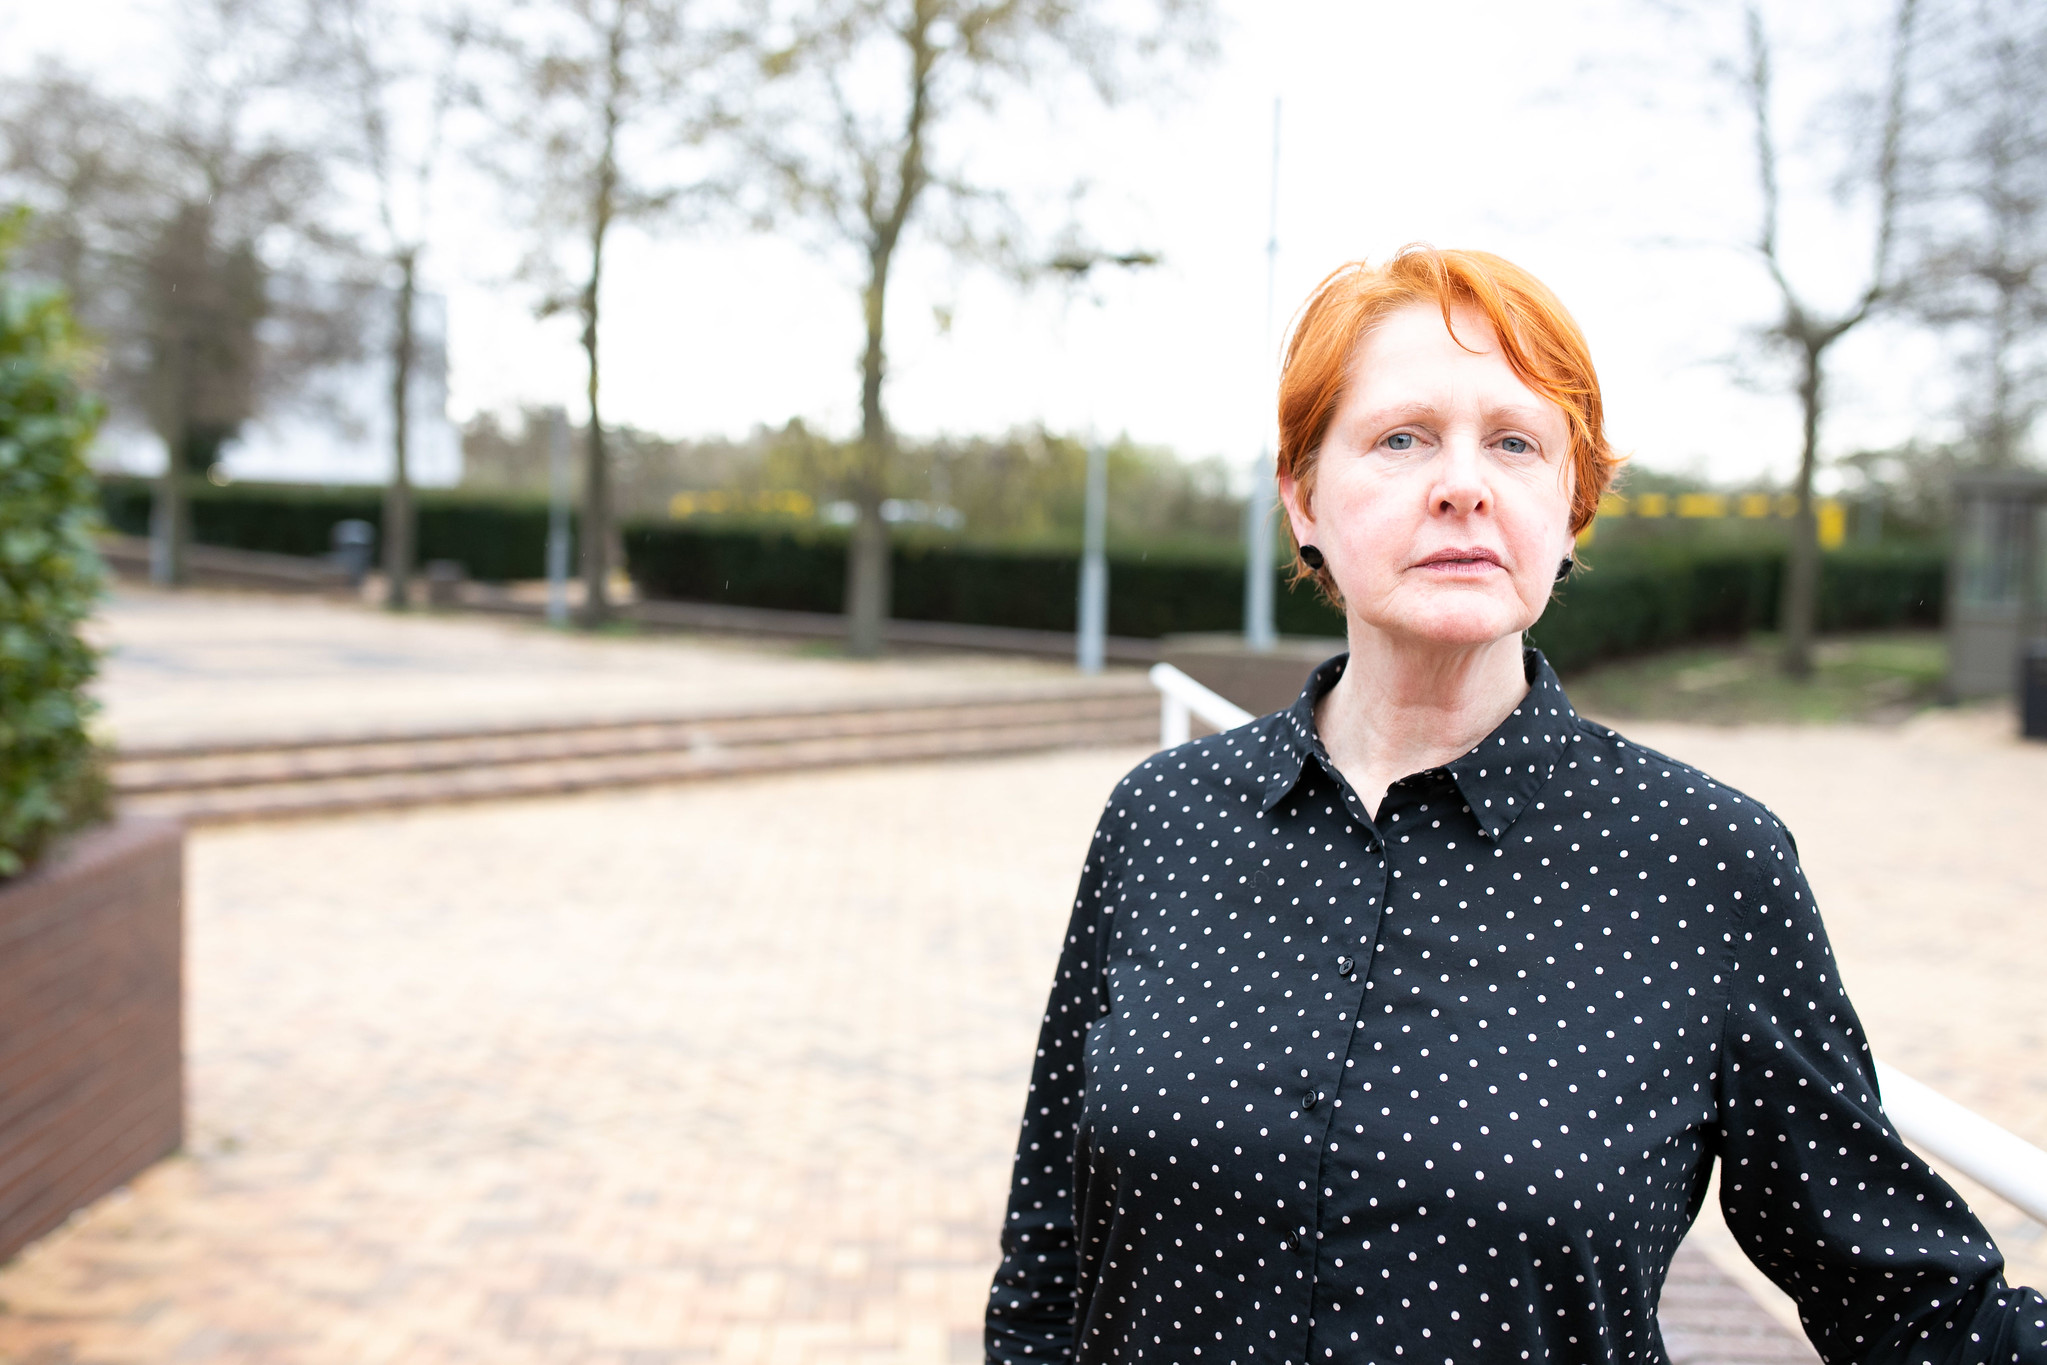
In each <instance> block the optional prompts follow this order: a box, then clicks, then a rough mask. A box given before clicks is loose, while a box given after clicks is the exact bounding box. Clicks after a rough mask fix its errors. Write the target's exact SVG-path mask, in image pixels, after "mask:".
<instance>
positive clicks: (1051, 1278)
mask: <svg viewBox="0 0 2047 1365" xmlns="http://www.w3.org/2000/svg"><path fill="white" fill-rule="evenodd" d="M1115 809H1116V807H1115V802H1114V801H1113V800H1112V801H1111V803H1110V806H1109V809H1108V810H1107V811H1104V812H1103V815H1102V818H1101V821H1100V822H1099V823H1098V824H1097V825H1096V827H1095V836H1094V843H1093V844H1092V845H1091V846H1090V848H1089V851H1088V858H1087V864H1086V866H1085V867H1084V868H1083V869H1082V872H1081V878H1080V890H1079V892H1078V893H1077V894H1076V895H1075V896H1074V900H1073V917H1072V920H1071V922H1070V923H1069V925H1068V927H1067V931H1066V945H1065V948H1064V950H1063V951H1062V952H1061V954H1060V957H1059V969H1058V972H1057V974H1056V975H1055V976H1054V978H1053V982H1052V995H1051V999H1050V1000H1049V1001H1048V1002H1047V1003H1046V1006H1045V1018H1044V1023H1043V1025H1042V1027H1041V1028H1040V1030H1039V1033H1038V1056H1037V1062H1036V1064H1035V1065H1034V1066H1033V1068H1032V1071H1031V1088H1030V1095H1029V1098H1028V1099H1027V1100H1026V1101H1025V1107H1024V1117H1023V1133H1022V1135H1021V1136H1020V1137H1019V1138H1018V1140H1017V1147H1016V1163H1015V1166H1014V1168H1013V1173H1012V1176H1011V1183H1010V1193H1009V1212H1008V1215H1007V1217H1006V1218H1005V1219H1004V1220H1003V1226H1002V1264H1001V1266H1000V1268H999V1269H998V1270H997V1271H996V1273H995V1283H994V1286H993V1288H992V1289H991V1290H990V1292H989V1297H988V1318H987V1331H986V1340H987V1352H988V1360H989V1361H990V1362H996V1363H997V1365H1012V1362H1019V1361H1044V1360H1069V1359H1071V1358H1072V1355H1073V1335H1074V1312H1075V1307H1076V1288H1077V1271H1078V1256H1077V1249H1076V1245H1075V1235H1074V1218H1075V1214H1074V1156H1075V1152H1074V1147H1075V1138H1076V1134H1077V1125H1078V1124H1079V1122H1080V1119H1081V1113H1082V1110H1083V1108H1084V1107H1085V1098H1086V1076H1085V1073H1084V1054H1085V1047H1086V1040H1087V1031H1088V1027H1089V1025H1091V1024H1093V1023H1094V1022H1095V1020H1096V1019H1098V1018H1100V1017H1101V1015H1102V1013H1103V1012H1104V1010H1105V1009H1106V1008H1107V1006H1106V1004H1105V996H1104V992H1103V989H1102V965H1103V960H1104V956H1105V954H1106V951H1107V946H1108V944H1107V939H1108V935H1109V922H1110V918H1111V915H1110V910H1111V907H1112V905H1113V901H1114V896H1115V886H1116V883H1117V880H1118V878H1117V876H1116V873H1115V867H1116V863H1117V858H1118V849H1117V845H1118V842H1119V837H1118V833H1117V830H1116V828H1115V825H1116V819H1115Z"/></svg>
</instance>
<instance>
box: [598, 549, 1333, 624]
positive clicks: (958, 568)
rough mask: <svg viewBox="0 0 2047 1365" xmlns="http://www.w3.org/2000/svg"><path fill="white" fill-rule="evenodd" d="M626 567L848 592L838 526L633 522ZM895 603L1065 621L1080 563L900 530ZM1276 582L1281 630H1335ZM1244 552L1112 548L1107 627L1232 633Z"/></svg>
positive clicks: (683, 584) (801, 593)
mask: <svg viewBox="0 0 2047 1365" xmlns="http://www.w3.org/2000/svg"><path fill="white" fill-rule="evenodd" d="M625 552H626V567H627V570H628V571H629V572H630V573H631V574H632V577H633V581H634V582H635V583H637V584H638V585H639V587H640V590H641V591H642V592H644V593H646V594H647V595H648V596H649V597H665V598H675V599H680V600H684V601H696V602H726V603H730V604H732V605H735V606H748V607H773V608H778V609H781V610H787V611H819V612H836V611H841V610H843V609H844V606H845V595H846V536H845V533H844V532H842V531H830V530H823V529H814V528H809V527H791V526H774V525H760V526H748V525H740V524H725V525H719V524H717V523H692V522H639V523H633V524H628V525H627V526H626V528H625ZM892 554H893V566H894V598H895V600H894V603H893V608H892V612H891V614H892V615H894V616H895V617H897V618H898V619H900V620H905V621H958V622H966V623H970V624H975V625H999V626H1021V627H1025V628H1028V629H1033V630H1072V629H1074V625H1075V618H1076V616H1077V613H1078V605H1077V604H1078V600H1079V594H1080V564H1079V561H1078V559H1077V558H1076V557H1075V556H1074V555H1073V553H1072V552H1070V551H1065V552H1056V551H1050V550H1037V549H1009V548H1001V547H994V546H975V545H948V544H943V543H937V542H933V541H928V540H922V539H918V538H915V537H909V536H903V537H898V538H897V540H896V543H895V545H894V547H893V552H892ZM1275 582H1276V583H1277V584H1278V586H1277V588H1276V590H1275V593H1274V601H1275V608H1276V615H1277V617H1278V621H1279V628H1280V629H1281V630H1283V631H1285V632H1287V633H1289V634H1299V635H1341V634H1342V633H1343V620H1342V618H1341V617H1339V616H1338V615H1337V614H1336V613H1335V612H1333V611H1331V610H1330V609H1329V608H1328V607H1327V606H1325V605H1323V604H1322V603H1321V602H1320V601H1318V600H1317V599H1316V598H1315V596H1314V594H1313V593H1312V592H1311V591H1309V590H1306V589H1303V590H1300V591H1289V590H1288V589H1287V587H1286V586H1285V584H1284V582H1283V581H1281V580H1280V579H1279V578H1278V576H1277V575H1275ZM1243 600H1244V562H1243V560H1242V559H1230V558H1228V557H1210V558H1205V559H1191V558H1187V559H1180V558H1175V559H1167V558H1163V557H1158V556H1152V555H1148V554H1141V555H1130V554H1127V553H1125V554H1117V555H1112V556H1111V558H1110V561H1109V633H1110V634H1112V635H1128V636H1135V637H1138V638H1156V637H1158V636H1161V635H1171V634H1177V633H1181V632H1185V631H1203V630H1235V629H1237V628H1238V627H1239V625H1240V624H1241V622H1242V620H1243Z"/></svg>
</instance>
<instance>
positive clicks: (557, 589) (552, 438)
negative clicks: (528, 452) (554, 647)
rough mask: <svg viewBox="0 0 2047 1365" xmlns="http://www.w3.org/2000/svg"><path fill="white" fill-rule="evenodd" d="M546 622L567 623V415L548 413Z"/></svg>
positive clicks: (568, 479) (556, 411)
mask: <svg viewBox="0 0 2047 1365" xmlns="http://www.w3.org/2000/svg"><path fill="white" fill-rule="evenodd" d="M547 472H548V506H547V623H548V624H549V625H551V626H565V625H567V624H568V623H569V482H570V479H571V471H570V469H569V415H568V413H567V412H565V411H563V410H562V409H561V408H558V407H557V408H550V409H548V414H547Z"/></svg>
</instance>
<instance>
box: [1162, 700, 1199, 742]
mask: <svg viewBox="0 0 2047 1365" xmlns="http://www.w3.org/2000/svg"><path fill="white" fill-rule="evenodd" d="M1193 728H1194V725H1193V719H1192V717H1191V715H1190V714H1189V712H1188V710H1187V703H1186V702H1184V701H1181V700H1180V699H1179V698H1178V697H1176V696H1174V695H1173V694H1172V693H1170V692H1161V693H1159V747H1160V748H1161V749H1170V748H1172V747H1173V746H1174V745H1176V744H1185V743H1186V742H1187V740H1188V738H1189V737H1190V735H1191V733H1192V731H1193Z"/></svg>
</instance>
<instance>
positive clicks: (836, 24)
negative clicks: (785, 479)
mask: <svg viewBox="0 0 2047 1365" xmlns="http://www.w3.org/2000/svg"><path fill="white" fill-rule="evenodd" d="M1115 8H1116V7H1112V6H1110V5H1108V4H1105V3H1096V4H1089V3H1085V2H1084V0H1083V2H1076V0H824V2H823V3H816V4H810V5H806V6H804V7H803V9H802V12H801V13H800V14H799V15H797V16H796V17H794V18H793V19H792V21H791V22H790V25H789V31H790V35H791V36H790V41H789V43H788V46H787V47H786V49H784V50H783V52H782V53H781V55H780V56H779V57H778V58H776V59H775V61H774V69H775V70H777V71H778V72H783V73H787V74H790V75H793V76H794V77H795V79H794V80H792V81H791V82H789V91H790V98H789V99H788V100H787V101H786V102H785V104H784V108H783V111H782V112H783V117H781V118H780V119H778V120H776V121H773V122H772V123H770V124H768V125H767V127H766V129H765V131H764V133H763V135H762V136H761V137H760V138H758V139H757V147H758V150H759V152H760V155H761V157H762V159H763V160H764V162H765V163H766V164H767V165H769V166H770V167H772V169H773V172H774V175H775V178H776V185H777V189H778V191H779V197H780V200H781V202H782V204H783V205H784V206H786V208H788V209H789V210H793V211H794V212H795V213H796V214H798V215H800V216H801V217H803V218H804V219H806V220H807V221H809V222H810V223H812V224H814V225H815V226H816V227H818V228H819V229H821V231H822V235H823V238H824V244H825V247H826V249H827V250H828V251H829V252H831V253H832V254H834V255H837V254H840V253H845V252H850V253H851V254H852V255H853V256H854V257H855V259H856V260H857V261H858V263H859V267H860V270H861V286H860V312H861V321H862V324H863V327H864V330H865V344H864V345H863V346H862V348H861V353H860V441H859V447H858V458H857V460H856V461H855V468H854V474H853V478H852V488H851V492H852V494H853V503H854V506H855V508H856V509H857V510H856V519H855V521H854V525H853V534H852V538H851V541H850V543H849V544H848V547H847V560H846V615H847V626H848V648H849V649H850V650H851V652H852V653H853V654H855V655H860V656H870V655H874V654H877V653H879V652H880V650H881V644H882V628H883V623H884V622H885V621H886V620H887V618H888V610H889V597H890V591H889V527H888V523H887V522H886V521H885V520H884V519H883V516H882V503H883V501H884V500H885V499H886V498H887V496H888V486H889V477H890V466H891V463H892V462H893V460H894V457H895V453H896V434H895V430H894V428H893V427H892V426H891V425H890V423H889V419H888V410H887V404H886V401H885V400H886V386H887V381H888V345H887V334H888V302H889V286H890V283H891V280H892V274H893V271H894V270H895V268H896V265H897V261H898V253H899V252H900V251H901V249H902V247H903V246H904V244H905V242H906V241H908V240H909V239H910V238H911V236H912V234H913V232H915V231H916V230H918V229H921V230H922V232H923V234H924V236H925V238H926V239H927V240H929V241H932V242H934V243H935V244H937V245H939V246H941V247H942V248H945V249H946V250H948V251H950V252H951V253H953V254H954V256H955V258H956V259H961V260H983V261H989V260H992V261H994V262H996V263H998V264H1001V265H1004V266H1006V267H1008V268H1011V269H1016V268H1017V267H1019V266H1024V265H1026V264H1027V263H1026V262H1024V261H1023V260H1022V259H1021V256H1020V253H1019V252H1018V250H1017V248H1016V245H1015V238H1016V235H1017V228H1018V223H1017V218H1016V215H1015V214H1013V213H1012V212H1011V209H1010V205H1009V201H1008V198H1007V196H1006V195H1005V193H1004V190H1003V187H1002V186H1000V185H999V184H996V183H992V182H989V181H982V180H977V179H976V178H974V177H973V176H972V175H970V174H969V173H968V171H967V169H966V166H965V162H966V160H967V158H966V157H965V156H964V155H963V154H962V151H961V149H960V148H958V147H948V146H946V137H947V135H948V134H949V133H953V132H955V131H956V129H957V125H958V124H959V123H960V122H961V121H962V116H963V115H966V114H969V113H972V112H974V111H984V112H985V111H989V110H993V109H995V108H996V107H998V106H999V105H1000V104H1001V102H1002V101H1003V99H1004V98H1005V97H1007V96H1009V95H1011V94H1013V93H1015V92H1016V91H1018V90H1020V89H1023V88H1026V87H1029V86H1031V85H1033V84H1038V85H1041V86H1043V85H1048V84H1050V83H1051V82H1052V81H1053V79H1054V78H1055V77H1056V76H1058V75H1060V74H1063V73H1073V72H1077V73H1078V74H1079V75H1080V76H1081V77H1083V78H1084V79H1085V80H1086V82H1087V83H1088V85H1090V86H1091V87H1092V89H1093V92H1094V94H1095V95H1096V96H1097V97H1099V98H1100V99H1102V100H1103V101H1105V102H1109V101H1114V100H1116V99H1118V98H1119V97H1120V96H1121V95H1122V94H1123V93H1124V92H1125V90H1126V87H1127V86H1128V85H1129V84H1130V76H1129V69H1130V67H1131V66H1132V65H1133V64H1134V63H1135V62H1139V61H1149V60H1151V59H1155V58H1158V57H1161V56H1163V55H1165V54H1166V53H1167V52H1169V51H1171V50H1176V49H1177V50H1179V51H1181V52H1199V51H1202V50H1204V49H1205V47H1206V43H1207V38H1208V16H1209V6H1208V4H1207V3H1206V0H1151V4H1150V5H1149V7H1148V9H1149V13H1148V15H1147V18H1148V21H1149V23H1148V26H1147V27H1144V28H1142V29H1131V28H1128V27H1123V26H1119V25H1118V24H1117V23H1116V22H1115V21H1114V19H1113V18H1112V17H1111V13H1112V10H1114V9H1115ZM1142 8H1146V7H1140V6H1126V7H1122V10H1121V12H1123V13H1129V12H1131V11H1133V10H1136V9H1142Z"/></svg>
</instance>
